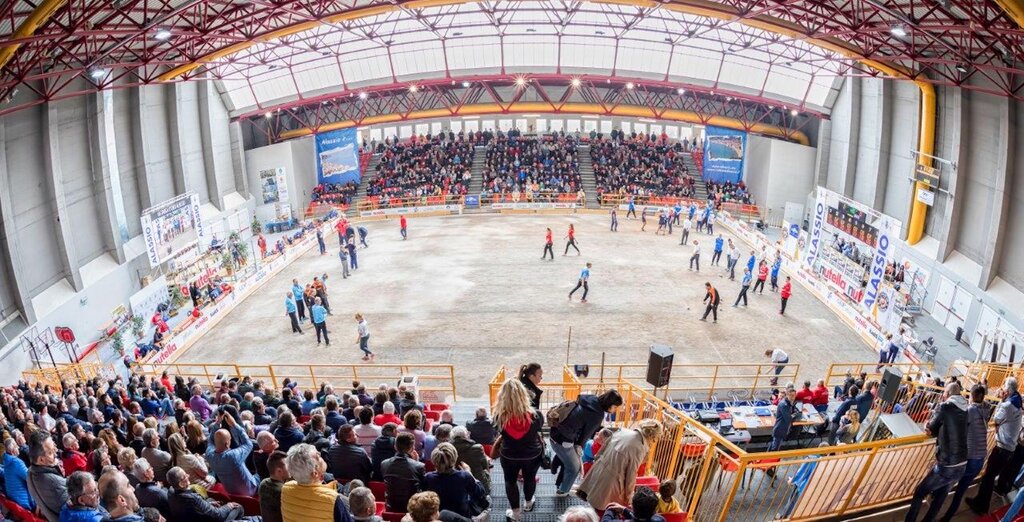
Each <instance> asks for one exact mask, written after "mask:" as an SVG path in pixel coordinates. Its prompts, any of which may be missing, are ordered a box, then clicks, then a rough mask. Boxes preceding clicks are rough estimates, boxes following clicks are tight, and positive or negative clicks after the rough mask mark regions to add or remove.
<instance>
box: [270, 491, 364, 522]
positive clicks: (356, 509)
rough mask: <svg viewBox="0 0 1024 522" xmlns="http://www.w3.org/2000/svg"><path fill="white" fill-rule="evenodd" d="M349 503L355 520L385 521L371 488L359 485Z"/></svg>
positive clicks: (354, 521)
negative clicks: (378, 514) (379, 511)
mask: <svg viewBox="0 0 1024 522" xmlns="http://www.w3.org/2000/svg"><path fill="white" fill-rule="evenodd" d="M348 505H349V511H350V512H351V514H352V520H353V522H384V521H383V519H381V518H380V517H378V516H377V499H376V498H374V496H373V492H372V491H370V488H366V487H359V488H354V489H352V490H350V491H349V493H348ZM269 522H273V521H269Z"/></svg>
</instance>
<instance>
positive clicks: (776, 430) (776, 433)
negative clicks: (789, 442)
mask: <svg viewBox="0 0 1024 522" xmlns="http://www.w3.org/2000/svg"><path fill="white" fill-rule="evenodd" d="M799 413H800V410H798V409H797V408H796V389H795V388H793V385H792V384H790V385H789V386H787V387H786V398H785V399H783V400H782V402H779V405H778V406H777V407H776V408H775V426H774V427H773V428H772V442H771V445H769V446H768V451H778V450H779V449H782V443H783V442H786V437H787V436H788V435H789V430H791V429H793V421H795V420H796V417H797V415H798V414H799ZM768 469H770V470H772V471H774V468H768Z"/></svg>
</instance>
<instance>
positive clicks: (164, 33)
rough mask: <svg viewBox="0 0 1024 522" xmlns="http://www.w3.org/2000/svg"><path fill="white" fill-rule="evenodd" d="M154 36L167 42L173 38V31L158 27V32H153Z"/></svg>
mask: <svg viewBox="0 0 1024 522" xmlns="http://www.w3.org/2000/svg"><path fill="white" fill-rule="evenodd" d="M153 38H156V39H157V40H160V41H161V42H166V41H167V40H170V39H171V32H170V31H169V30H167V29H157V30H156V33H154V34H153Z"/></svg>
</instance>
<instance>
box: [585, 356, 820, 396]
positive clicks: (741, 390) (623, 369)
mask: <svg viewBox="0 0 1024 522" xmlns="http://www.w3.org/2000/svg"><path fill="white" fill-rule="evenodd" d="M799 373H800V365H799V364H796V363H790V364H786V365H785V366H784V367H783V369H782V372H781V373H779V375H778V381H777V384H774V385H773V384H771V380H772V378H773V377H775V365H774V364H767V363H766V364H761V363H751V364H673V365H672V380H671V381H670V382H669V385H668V386H664V387H661V388H658V396H660V397H661V398H662V399H664V400H667V401H670V402H671V401H677V402H687V401H689V402H693V401H694V400H716V401H717V400H721V401H729V400H746V399H752V398H754V397H755V396H759V395H767V394H768V393H770V392H771V390H772V389H774V388H779V387H782V386H785V385H786V384H787V383H791V382H792V383H797V382H798V380H797V379H798V376H799ZM646 376H647V365H646V364H605V365H603V366H602V365H600V364H598V365H591V366H590V375H589V376H588V377H586V378H584V379H583V382H584V383H592V382H600V381H602V380H603V381H604V382H619V381H632V382H643V381H644V379H645V378H646Z"/></svg>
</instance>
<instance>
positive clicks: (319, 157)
mask: <svg viewBox="0 0 1024 522" xmlns="http://www.w3.org/2000/svg"><path fill="white" fill-rule="evenodd" d="M316 179H317V182H319V183H349V182H352V183H359V179H360V172H359V144H358V141H357V136H356V129H355V127H351V128H348V129H339V130H335V131H330V132H324V133H321V134H317V135H316Z"/></svg>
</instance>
